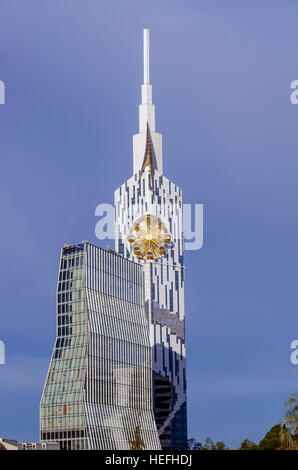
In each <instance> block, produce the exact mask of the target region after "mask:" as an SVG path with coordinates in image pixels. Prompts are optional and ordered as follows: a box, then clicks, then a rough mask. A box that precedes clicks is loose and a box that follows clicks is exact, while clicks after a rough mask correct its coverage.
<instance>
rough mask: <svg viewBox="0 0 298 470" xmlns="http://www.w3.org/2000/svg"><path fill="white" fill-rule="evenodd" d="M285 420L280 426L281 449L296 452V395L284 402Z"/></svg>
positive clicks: (297, 418)
mask: <svg viewBox="0 0 298 470" xmlns="http://www.w3.org/2000/svg"><path fill="white" fill-rule="evenodd" d="M285 406H286V414H285V419H284V420H283V422H282V423H281V425H280V431H279V438H280V443H281V447H282V448H283V449H291V450H298V394H295V395H294V396H292V397H289V398H288V399H287V401H286V402H285Z"/></svg>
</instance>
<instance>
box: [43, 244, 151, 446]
mask: <svg viewBox="0 0 298 470" xmlns="http://www.w3.org/2000/svg"><path fill="white" fill-rule="evenodd" d="M136 432H137V434H138V435H139V437H140V440H141V441H142V444H143V445H144V446H145V449H160V441H159V438H158V433H157V429H156V424H155V420H154V416H153V411H152V363H151V347H150V340H149V334H148V323H147V319H146V314H145V309H144V282H143V269H142V266H140V265H139V264H137V263H134V262H132V261H129V260H127V259H125V258H123V257H122V256H119V255H117V254H116V253H115V252H111V251H106V250H103V249H101V248H98V247H96V246H94V245H91V244H89V243H87V242H82V243H80V244H77V245H71V246H69V245H65V246H64V248H63V249H62V251H61V257H60V268H59V276H58V283H57V333H56V342H55V346H54V350H53V354H52V358H51V362H50V367H49V371H48V374H47V379H46V383H45V387H44V390H43V394H42V399H41V405H40V433H41V436H40V437H41V441H42V442H58V443H59V445H60V448H61V449H67V450H74V449H98V450H102V449H107V450H121V449H130V448H131V446H132V443H133V442H134V439H135V436H136Z"/></svg>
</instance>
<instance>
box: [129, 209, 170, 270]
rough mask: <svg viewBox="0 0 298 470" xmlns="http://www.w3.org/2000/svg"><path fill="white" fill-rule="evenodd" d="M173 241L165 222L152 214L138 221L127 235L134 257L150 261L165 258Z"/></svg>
mask: <svg viewBox="0 0 298 470" xmlns="http://www.w3.org/2000/svg"><path fill="white" fill-rule="evenodd" d="M171 240H172V237H171V234H170V232H168V230H167V228H166V226H165V224H164V222H163V221H162V220H161V219H160V218H159V217H157V216H154V215H151V214H146V215H144V216H142V217H140V218H138V219H136V220H135V222H134V223H133V226H132V228H131V230H130V232H129V234H128V235H127V241H128V242H129V243H130V245H131V250H132V253H133V255H134V256H137V257H138V258H141V259H144V260H148V261H152V260H155V259H158V258H162V257H164V256H165V255H166V254H167V251H168V248H169V246H170V243H171Z"/></svg>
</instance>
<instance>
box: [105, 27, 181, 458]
mask: <svg viewBox="0 0 298 470" xmlns="http://www.w3.org/2000/svg"><path fill="white" fill-rule="evenodd" d="M143 68H144V83H143V85H142V103H141V105H140V106H139V133H138V134H136V135H134V136H133V176H132V177H131V178H130V179H129V180H128V181H126V182H125V183H124V184H122V185H121V186H120V187H119V188H118V189H117V190H116V191H115V194H114V205H115V248H116V250H117V251H118V252H119V253H121V254H122V255H123V256H124V257H126V258H129V259H133V260H134V261H138V262H139V263H141V264H142V265H143V271H144V277H145V307H146V313H147V319H148V325H149V328H150V339H151V347H152V369H153V399H154V414H155V420H156V424H157V428H158V432H159V437H160V441H161V445H162V448H164V449H185V448H186V446H187V413H186V353H185V321H184V317H185V307H184V269H185V267H184V261H183V250H184V247H183V230H182V191H181V189H180V188H179V187H178V186H176V185H175V184H174V183H172V182H171V181H170V180H169V179H168V178H166V177H165V176H164V174H163V161H162V136H161V134H159V133H157V132H156V131H155V106H154V104H152V85H151V84H150V74H149V30H148V29H145V30H144V67H143ZM144 216H145V217H151V218H152V220H153V219H154V220H159V221H160V222H159V223H160V224H162V225H163V226H164V227H166V229H167V231H168V232H169V233H170V234H171V240H170V242H169V243H165V246H166V253H165V254H164V255H163V256H162V255H160V256H159V255H158V253H159V252H160V253H163V252H162V251H161V250H159V251H158V248H156V247H155V248H154V247H153V245H152V247H153V248H152V251H153V254H156V257H155V256H153V255H152V258H153V259H150V258H149V256H148V253H149V252H147V257H146V250H145V252H144V256H143V257H140V256H139V257H136V256H135V254H134V252H133V250H132V246H131V244H130V243H129V241H128V240H127V236H128V234H129V232H130V230H131V229H132V227H134V226H136V221H138V220H140V218H142V217H143V218H144ZM149 236H150V237H151V235H150V234H149ZM151 238H152V237H151ZM163 249H164V248H163Z"/></svg>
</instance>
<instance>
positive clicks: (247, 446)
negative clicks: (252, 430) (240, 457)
mask: <svg viewBox="0 0 298 470" xmlns="http://www.w3.org/2000/svg"><path fill="white" fill-rule="evenodd" d="M237 450H258V446H257V444H255V443H254V442H252V441H249V440H248V439H245V440H244V441H243V442H242V443H241V446H240V447H239V449H237Z"/></svg>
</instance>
